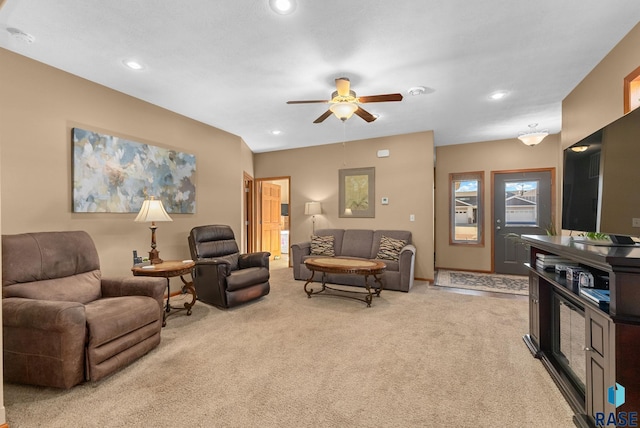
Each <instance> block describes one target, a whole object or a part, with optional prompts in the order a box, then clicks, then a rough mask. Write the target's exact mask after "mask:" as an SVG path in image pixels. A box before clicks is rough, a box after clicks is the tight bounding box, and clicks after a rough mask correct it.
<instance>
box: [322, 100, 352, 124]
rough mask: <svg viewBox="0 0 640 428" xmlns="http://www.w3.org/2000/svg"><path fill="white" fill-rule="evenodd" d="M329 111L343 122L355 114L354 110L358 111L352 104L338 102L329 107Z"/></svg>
mask: <svg viewBox="0 0 640 428" xmlns="http://www.w3.org/2000/svg"><path fill="white" fill-rule="evenodd" d="M329 110H331V112H332V113H333V114H334V115H335V116H336V117H337V118H338V119H340V120H341V121H343V122H344V121H345V120H347V119H349V118H350V117H351V116H353V113H355V112H356V110H358V106H357V105H356V104H354V103H349V102H338V103H335V104H332V105H331V107H329Z"/></svg>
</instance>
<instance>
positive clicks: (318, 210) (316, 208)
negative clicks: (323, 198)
mask: <svg viewBox="0 0 640 428" xmlns="http://www.w3.org/2000/svg"><path fill="white" fill-rule="evenodd" d="M304 213H305V214H306V215H310V216H311V222H312V223H313V234H314V235H315V234H316V216H317V215H318V214H322V205H321V204H320V202H305V204H304Z"/></svg>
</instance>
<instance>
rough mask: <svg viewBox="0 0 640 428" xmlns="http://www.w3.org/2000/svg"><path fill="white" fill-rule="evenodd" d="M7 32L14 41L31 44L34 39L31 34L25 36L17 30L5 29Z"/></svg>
mask: <svg viewBox="0 0 640 428" xmlns="http://www.w3.org/2000/svg"><path fill="white" fill-rule="evenodd" d="M7 32H8V33H9V34H11V37H13V38H14V39H16V40H20V41H21V42H25V43H29V44H31V43H33V42H34V41H35V40H36V38H35V37H33V36H32V35H31V34H27V33H25V32H24V31H22V30H18V29H17V28H11V27H10V28H7Z"/></svg>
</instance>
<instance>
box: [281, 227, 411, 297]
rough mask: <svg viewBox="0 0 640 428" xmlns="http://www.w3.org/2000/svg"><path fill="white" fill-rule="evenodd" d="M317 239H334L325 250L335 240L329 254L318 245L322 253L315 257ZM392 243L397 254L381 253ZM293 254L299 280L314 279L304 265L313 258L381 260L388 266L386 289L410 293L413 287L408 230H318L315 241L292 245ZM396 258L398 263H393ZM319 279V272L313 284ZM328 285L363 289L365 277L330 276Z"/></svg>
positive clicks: (326, 244)
mask: <svg viewBox="0 0 640 428" xmlns="http://www.w3.org/2000/svg"><path fill="white" fill-rule="evenodd" d="M317 237H333V238H332V239H330V240H329V242H327V241H324V244H325V247H331V241H333V242H332V244H333V245H332V248H328V251H326V250H327V248H325V249H323V248H322V245H319V246H318V245H316V248H315V250H316V251H315V252H316V253H318V252H320V254H312V244H313V243H314V240H315V241H320V242H321V241H322V239H318V238H317ZM389 240H391V241H394V242H395V244H396V248H397V252H395V253H396V254H388V253H385V251H384V248H383V250H381V242H384V241H389ZM398 241H404V242H403V244H404V245H402V246H401V245H400V244H399V242H398ZM383 247H384V245H383ZM318 248H319V249H318ZM291 253H292V263H293V277H294V279H297V280H305V281H306V280H308V279H309V277H310V276H311V271H310V270H309V269H307V267H306V266H305V264H304V261H305V260H306V259H308V258H310V257H356V258H362V259H369V260H373V259H378V260H382V261H383V262H384V263H385V264H386V265H387V269H386V271H385V273H384V274H383V275H382V282H383V287H384V289H385V290H397V291H405V292H407V291H409V290H410V289H411V287H413V276H414V265H415V255H416V247H415V246H414V245H413V244H412V243H411V232H409V231H406V230H369V229H319V230H317V231H316V233H315V235H314V237H312V240H310V241H306V242H301V243H298V244H293V245H292V246H291ZM392 253H394V251H392ZM395 257H397V260H394V258H395ZM320 280H321V274H320V273H317V274H316V275H315V277H314V281H316V282H318V281H320ZM327 282H330V283H333V284H343V285H355V286H364V278H363V277H362V276H360V275H346V274H327Z"/></svg>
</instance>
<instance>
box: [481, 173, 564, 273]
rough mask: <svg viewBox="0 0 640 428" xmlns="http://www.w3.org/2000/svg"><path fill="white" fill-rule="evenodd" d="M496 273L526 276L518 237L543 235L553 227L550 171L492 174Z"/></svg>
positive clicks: (526, 253)
mask: <svg viewBox="0 0 640 428" xmlns="http://www.w3.org/2000/svg"><path fill="white" fill-rule="evenodd" d="M493 183H494V184H493V195H494V205H493V216H494V217H493V228H494V235H493V242H494V270H495V272H496V273H502V274H512V275H526V274H527V269H526V267H525V266H524V263H525V262H527V261H528V259H529V251H528V249H527V247H526V246H525V245H524V244H523V243H522V241H520V239H519V236H520V235H545V234H546V233H547V229H548V228H549V227H550V226H551V225H552V223H551V210H552V191H551V189H552V185H553V183H552V171H551V170H543V171H523V172H509V173H494V174H493Z"/></svg>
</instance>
